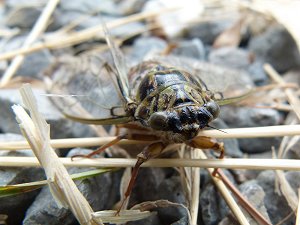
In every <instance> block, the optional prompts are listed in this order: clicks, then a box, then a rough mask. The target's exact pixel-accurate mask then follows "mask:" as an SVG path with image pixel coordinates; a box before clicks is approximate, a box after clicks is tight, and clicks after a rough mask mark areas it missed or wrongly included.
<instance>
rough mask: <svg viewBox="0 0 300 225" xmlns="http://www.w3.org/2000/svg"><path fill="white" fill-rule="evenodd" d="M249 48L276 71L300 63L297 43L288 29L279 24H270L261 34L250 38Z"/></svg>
mask: <svg viewBox="0 0 300 225" xmlns="http://www.w3.org/2000/svg"><path fill="white" fill-rule="evenodd" d="M249 50H250V51H252V52H253V53H254V54H255V55H256V57H257V58H259V59H260V60H261V61H262V62H268V63H270V64H271V65H272V66H273V67H274V68H275V70H277V71H278V72H285V71H287V70H289V69H291V68H293V67H296V66H299V65H300V55H299V51H298V50H297V45H296V43H295V41H294V39H293V38H292V36H291V35H290V34H289V33H288V31H287V30H286V29H285V28H284V27H282V26H280V25H276V26H271V27H270V28H269V29H267V30H266V31H265V32H264V33H262V34H261V35H258V36H256V37H254V38H252V39H251V40H250V43H249Z"/></svg>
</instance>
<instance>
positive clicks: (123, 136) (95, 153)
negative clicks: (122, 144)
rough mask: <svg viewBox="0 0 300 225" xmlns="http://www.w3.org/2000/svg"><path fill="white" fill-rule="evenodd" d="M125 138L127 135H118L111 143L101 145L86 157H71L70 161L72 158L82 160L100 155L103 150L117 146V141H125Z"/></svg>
mask: <svg viewBox="0 0 300 225" xmlns="http://www.w3.org/2000/svg"><path fill="white" fill-rule="evenodd" d="M126 138H127V134H124V135H119V136H117V137H116V138H115V139H113V140H112V141H110V142H108V143H107V144H104V145H102V146H101V147H99V148H97V149H96V150H95V151H93V152H91V153H90V154H86V155H74V156H72V157H71V160H73V159H74V158H78V157H82V158H91V157H92V156H94V155H97V154H100V153H101V152H103V151H104V150H105V149H107V148H109V147H111V146H113V145H115V144H117V143H118V142H119V141H121V140H123V139H126Z"/></svg>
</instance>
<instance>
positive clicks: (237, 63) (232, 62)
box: [208, 47, 252, 70]
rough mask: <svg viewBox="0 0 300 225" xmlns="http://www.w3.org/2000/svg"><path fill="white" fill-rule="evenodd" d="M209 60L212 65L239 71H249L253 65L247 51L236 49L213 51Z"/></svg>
mask: <svg viewBox="0 0 300 225" xmlns="http://www.w3.org/2000/svg"><path fill="white" fill-rule="evenodd" d="M208 59H209V62H211V63H214V64H217V65H221V66H227V67H230V68H233V69H239V70H247V69H248V67H249V66H250V64H251V63H252V62H251V54H250V53H249V52H248V51H247V50H244V49H241V48H235V47H224V48H217V49H212V50H211V51H210V53H209V56H208Z"/></svg>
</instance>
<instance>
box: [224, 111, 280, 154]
mask: <svg viewBox="0 0 300 225" xmlns="http://www.w3.org/2000/svg"><path fill="white" fill-rule="evenodd" d="M220 118H221V119H223V120H224V121H225V122H226V124H227V125H228V126H229V127H236V128H239V127H260V126H274V125H279V124H280V122H281V115H280V114H279V112H278V111H276V110H274V109H259V108H248V107H231V106H225V107H222V110H221V113H220ZM238 141H239V144H240V148H241V150H242V151H243V152H246V153H259V152H264V151H270V150H271V147H272V146H278V145H279V143H280V138H278V137H276V138H251V139H250V138H249V139H248V138H246V139H238Z"/></svg>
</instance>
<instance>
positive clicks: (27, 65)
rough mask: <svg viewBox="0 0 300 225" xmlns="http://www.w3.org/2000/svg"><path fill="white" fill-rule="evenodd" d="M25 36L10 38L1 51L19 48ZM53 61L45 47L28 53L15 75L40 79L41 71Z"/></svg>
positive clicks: (41, 76)
mask: <svg viewBox="0 0 300 225" xmlns="http://www.w3.org/2000/svg"><path fill="white" fill-rule="evenodd" d="M25 38H26V37H25V36H17V37H14V38H12V39H10V40H9V41H8V42H7V43H6V44H5V46H4V47H3V52H9V51H13V50H16V49H18V48H20V47H21V46H22V45H23V43H24V41H25ZM53 61H54V58H53V56H52V55H51V53H50V51H49V50H47V49H44V50H42V51H38V52H34V53H31V54H28V55H26V57H25V59H24V61H23V63H22V65H21V66H20V68H19V69H18V70H17V72H16V75H18V76H27V77H32V78H37V79H40V80H42V79H43V78H44V77H43V75H42V72H43V71H44V70H45V69H46V68H48V67H49V66H50V64H51V63H53Z"/></svg>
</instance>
